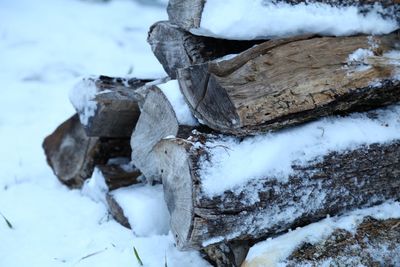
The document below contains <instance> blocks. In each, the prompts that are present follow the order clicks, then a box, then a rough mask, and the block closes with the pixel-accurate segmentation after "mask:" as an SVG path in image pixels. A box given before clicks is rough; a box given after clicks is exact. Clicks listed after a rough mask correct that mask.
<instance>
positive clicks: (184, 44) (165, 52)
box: [147, 21, 262, 79]
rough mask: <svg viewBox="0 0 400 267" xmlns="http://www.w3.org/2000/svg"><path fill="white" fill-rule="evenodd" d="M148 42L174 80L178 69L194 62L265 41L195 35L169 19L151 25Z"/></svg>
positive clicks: (238, 51)
mask: <svg viewBox="0 0 400 267" xmlns="http://www.w3.org/2000/svg"><path fill="white" fill-rule="evenodd" d="M147 41H148V42H149V44H150V45H151V48H152V50H153V53H154V55H155V56H156V57H157V59H158V61H160V63H161V65H162V66H163V67H164V70H165V71H166V72H167V73H168V75H169V76H170V77H171V78H172V79H176V71H177V70H178V69H179V68H185V67H188V66H191V65H194V64H200V63H205V62H207V61H210V60H213V59H216V58H219V57H222V56H225V55H228V54H237V53H240V52H242V51H244V50H246V49H248V48H250V47H252V46H254V45H255V44H258V43H261V42H262V41H229V40H222V39H215V38H210V37H202V36H195V35H193V34H191V33H189V32H186V31H184V30H182V29H180V28H178V27H177V26H175V25H173V24H171V23H170V22H168V21H159V22H157V23H155V24H154V25H153V26H151V28H150V31H149V36H148V38H147Z"/></svg>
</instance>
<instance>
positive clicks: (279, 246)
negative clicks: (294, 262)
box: [246, 202, 400, 266]
mask: <svg viewBox="0 0 400 267" xmlns="http://www.w3.org/2000/svg"><path fill="white" fill-rule="evenodd" d="M367 216H371V217H373V218H375V219H377V220H387V219H394V218H396V219H398V218H400V203H399V202H387V203H384V204H382V205H379V206H375V207H371V208H366V209H359V210H355V211H353V212H351V213H349V214H347V215H345V216H341V217H334V218H326V219H324V220H322V221H320V222H317V223H313V224H310V225H307V226H305V227H303V228H298V229H296V230H293V231H290V232H288V233H286V234H284V235H281V236H279V237H277V238H273V239H268V240H266V241H262V242H260V243H257V244H256V245H254V246H253V247H251V248H250V250H249V253H248V254H247V257H246V262H251V261H257V262H262V263H263V264H265V265H264V266H277V265H278V264H279V263H280V262H282V261H284V260H285V259H286V258H287V257H289V256H290V255H291V254H292V253H293V251H294V250H295V249H296V248H298V247H299V246H301V244H303V243H306V242H307V243H310V244H316V243H318V242H321V241H322V240H324V239H326V238H327V237H329V236H330V235H331V234H332V233H333V231H335V230H336V229H344V230H347V231H349V232H351V233H355V231H356V230H357V227H358V225H359V224H360V223H361V222H362V221H363V219H364V218H365V217H367Z"/></svg>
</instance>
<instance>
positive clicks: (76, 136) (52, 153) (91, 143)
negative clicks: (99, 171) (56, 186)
mask: <svg viewBox="0 0 400 267" xmlns="http://www.w3.org/2000/svg"><path fill="white" fill-rule="evenodd" d="M43 148H44V151H45V153H46V157H47V162H48V164H49V165H50V167H51V168H52V169H53V172H54V174H55V175H56V176H57V177H58V179H59V180H60V181H61V182H62V183H64V184H66V185H67V186H69V187H74V188H76V187H81V186H82V184H83V182H84V181H85V180H86V179H88V178H90V176H91V175H92V172H93V169H94V166H95V165H101V164H106V163H107V161H108V160H109V159H110V158H116V157H127V156H130V153H131V150H130V146H129V139H114V138H98V137H88V136H87V135H86V133H85V130H84V129H83V126H82V125H81V123H80V121H79V117H78V115H77V114H76V115H74V116H72V117H71V118H70V119H68V120H67V121H65V122H64V123H62V124H61V125H60V126H59V127H58V128H57V129H56V130H55V131H54V132H53V133H52V134H51V135H49V136H48V137H46V139H45V140H44V142H43Z"/></svg>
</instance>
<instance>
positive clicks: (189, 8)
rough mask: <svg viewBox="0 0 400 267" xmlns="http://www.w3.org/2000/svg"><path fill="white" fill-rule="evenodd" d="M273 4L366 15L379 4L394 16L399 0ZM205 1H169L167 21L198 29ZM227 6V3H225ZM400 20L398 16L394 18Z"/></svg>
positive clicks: (317, 0)
mask: <svg viewBox="0 0 400 267" xmlns="http://www.w3.org/2000/svg"><path fill="white" fill-rule="evenodd" d="M274 2H275V3H279V2H280V3H288V4H292V5H295V4H300V3H305V4H312V3H325V4H328V5H331V6H337V7H346V6H357V7H361V10H362V11H363V12H364V13H366V12H368V11H369V10H370V9H372V7H373V5H374V4H381V5H382V6H383V7H384V8H387V9H389V10H390V11H389V14H392V15H393V16H396V13H397V12H398V11H399V9H400V7H399V4H400V1H399V0H340V1H338V0H307V1H305V0H276V1H274ZM205 3H206V0H170V1H169V4H168V8H167V11H168V17H169V20H170V21H171V22H172V23H173V24H175V25H178V26H179V27H180V28H182V29H185V30H187V31H190V30H193V29H197V28H200V25H201V18H202V13H203V9H204V5H205ZM227 4H228V5H229V3H227ZM396 17H397V19H400V16H396Z"/></svg>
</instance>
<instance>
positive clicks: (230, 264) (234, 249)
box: [200, 241, 250, 267]
mask: <svg viewBox="0 0 400 267" xmlns="http://www.w3.org/2000/svg"><path fill="white" fill-rule="evenodd" d="M249 248H250V246H249V244H248V242H246V241H244V242H231V243H228V244H225V243H222V244H217V245H211V246H208V247H206V248H204V249H203V250H201V251H200V252H201V253H202V254H204V257H205V259H207V260H208V261H209V262H210V263H211V264H212V265H213V266H216V267H236V266H240V265H241V264H242V262H243V261H244V260H245V258H246V255H247V252H248V251H249Z"/></svg>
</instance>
